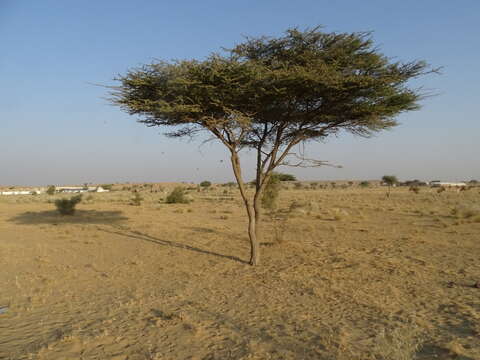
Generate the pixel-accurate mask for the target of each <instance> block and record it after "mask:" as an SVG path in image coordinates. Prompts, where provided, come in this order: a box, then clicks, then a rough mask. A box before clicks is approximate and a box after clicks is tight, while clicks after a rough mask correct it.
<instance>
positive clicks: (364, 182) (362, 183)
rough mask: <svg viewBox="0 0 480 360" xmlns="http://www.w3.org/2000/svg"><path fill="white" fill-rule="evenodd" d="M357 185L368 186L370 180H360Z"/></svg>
mask: <svg viewBox="0 0 480 360" xmlns="http://www.w3.org/2000/svg"><path fill="white" fill-rule="evenodd" d="M358 186H360V187H363V188H366V187H369V186H370V182H368V181H361V182H360V183H359V184H358Z"/></svg>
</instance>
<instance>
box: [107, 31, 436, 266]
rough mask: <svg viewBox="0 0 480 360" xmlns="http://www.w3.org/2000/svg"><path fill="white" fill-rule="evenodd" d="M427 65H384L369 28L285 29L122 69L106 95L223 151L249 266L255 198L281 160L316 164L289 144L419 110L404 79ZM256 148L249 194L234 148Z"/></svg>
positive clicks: (253, 259) (255, 245)
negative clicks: (235, 189)
mask: <svg viewBox="0 0 480 360" xmlns="http://www.w3.org/2000/svg"><path fill="white" fill-rule="evenodd" d="M433 71H435V70H434V69H431V68H430V67H429V66H428V65H427V64H426V63H425V62H423V61H413V62H407V63H400V62H391V61H390V60H389V59H388V58H387V57H385V56H384V55H383V54H381V53H380V52H379V51H378V50H377V49H376V48H375V47H374V46H373V41H372V39H371V37H370V34H369V33H325V32H322V31H321V30H320V29H319V28H314V29H309V30H305V31H300V30H298V29H290V30H287V31H286V33H285V34H284V36H281V37H278V38H267V37H261V38H246V40H245V42H243V43H241V44H239V45H237V46H236V47H234V48H233V49H231V50H226V51H225V52H224V53H222V54H213V55H211V56H210V57H208V58H207V59H205V60H202V61H198V60H188V61H175V62H156V63H152V64H148V65H144V66H142V67H140V68H135V69H131V70H129V71H128V72H127V73H126V75H124V76H120V77H118V78H117V79H116V80H117V81H119V82H120V84H119V85H118V86H114V87H112V89H113V90H112V91H111V100H112V102H113V104H115V105H118V106H120V107H121V108H122V109H123V110H125V111H126V112H128V113H129V114H131V115H138V116H139V117H140V118H139V122H141V123H144V124H145V125H147V126H152V127H157V126H160V127H163V126H164V127H170V128H171V131H169V132H167V133H166V135H167V136H171V137H183V136H193V135H195V134H197V133H198V132H200V131H207V132H208V133H209V134H210V135H212V136H213V138H215V139H217V140H219V141H220V142H221V143H222V144H223V145H225V147H226V148H227V149H228V151H229V153H230V160H231V165H232V168H233V172H234V175H235V178H236V180H237V183H238V186H239V190H240V194H241V196H242V199H243V201H244V204H245V208H246V211H247V215H248V220H249V225H248V235H249V239H250V244H251V256H250V263H251V264H252V265H256V264H258V263H259V261H260V254H259V223H260V219H261V199H262V194H263V192H264V190H265V187H266V186H267V184H268V182H269V179H270V177H271V176H272V173H273V171H274V170H275V169H276V168H277V167H279V166H281V165H292V166H319V165H323V164H326V162H323V161H317V160H310V159H306V158H305V157H304V156H303V152H301V151H295V149H297V145H298V146H299V147H300V145H303V144H305V143H307V142H309V141H314V140H317V141H321V140H324V139H326V138H327V137H329V136H332V135H337V134H339V133H340V132H341V131H342V130H343V131H346V132H350V133H353V134H356V135H360V136H366V137H368V136H370V135H371V134H373V133H376V132H378V131H380V130H383V129H388V128H391V127H393V126H395V125H396V124H397V123H396V121H395V117H396V116H397V115H399V114H400V113H402V112H405V111H409V110H415V109H418V108H419V105H418V101H419V100H420V99H421V98H422V96H423V95H424V94H422V93H421V91H420V90H416V89H412V88H409V87H408V86H407V82H408V80H410V79H412V78H416V77H418V76H420V75H424V74H427V73H429V72H433ZM244 149H247V150H251V151H254V152H255V153H256V177H255V189H254V191H253V194H251V193H250V192H249V191H247V186H246V184H245V182H244V180H243V177H242V166H241V162H240V156H239V153H240V151H241V150H244Z"/></svg>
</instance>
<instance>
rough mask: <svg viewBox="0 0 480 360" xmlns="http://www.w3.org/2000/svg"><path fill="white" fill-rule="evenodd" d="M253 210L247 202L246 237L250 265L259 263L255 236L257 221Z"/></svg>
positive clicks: (257, 243) (258, 248)
mask: <svg viewBox="0 0 480 360" xmlns="http://www.w3.org/2000/svg"><path fill="white" fill-rule="evenodd" d="M254 212H255V210H254V208H253V207H252V206H251V205H250V204H247V214H248V237H249V238H250V265H258V264H260V246H259V245H260V244H259V242H258V238H257V231H258V223H257V221H256V213H255V214H254Z"/></svg>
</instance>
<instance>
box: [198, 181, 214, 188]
mask: <svg viewBox="0 0 480 360" xmlns="http://www.w3.org/2000/svg"><path fill="white" fill-rule="evenodd" d="M200 186H201V187H203V188H209V187H210V186H212V183H211V182H210V181H207V180H205V181H202V182H201V183H200Z"/></svg>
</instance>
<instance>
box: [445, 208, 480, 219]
mask: <svg viewBox="0 0 480 360" xmlns="http://www.w3.org/2000/svg"><path fill="white" fill-rule="evenodd" d="M450 214H451V215H452V216H454V217H456V218H457V219H469V220H473V222H480V208H479V207H477V206H473V205H460V206H456V207H454V208H453V209H452V210H451V211H450Z"/></svg>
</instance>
